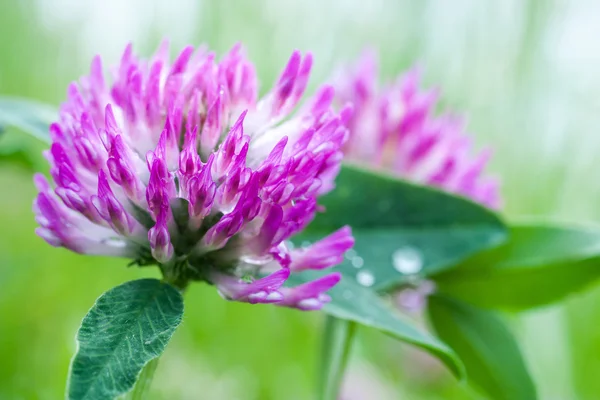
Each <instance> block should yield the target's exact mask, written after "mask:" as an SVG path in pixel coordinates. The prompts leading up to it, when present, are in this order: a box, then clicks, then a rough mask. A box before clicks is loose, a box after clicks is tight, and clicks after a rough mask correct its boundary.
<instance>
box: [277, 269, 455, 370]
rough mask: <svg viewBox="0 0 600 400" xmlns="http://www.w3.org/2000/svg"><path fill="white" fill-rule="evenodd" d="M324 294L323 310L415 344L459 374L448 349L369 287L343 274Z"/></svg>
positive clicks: (294, 279) (310, 274) (295, 278)
mask: <svg viewBox="0 0 600 400" xmlns="http://www.w3.org/2000/svg"><path fill="white" fill-rule="evenodd" d="M319 276H320V274H319V273H318V272H315V271H305V272H302V273H300V274H293V275H292V276H290V278H289V279H288V283H289V284H290V285H299V284H302V283H305V282H308V281H310V280H313V279H315V278H317V277H319ZM327 294H328V295H329V296H331V302H330V303H328V304H326V305H325V307H324V308H323V311H324V312H325V313H327V314H329V315H332V316H334V317H337V318H340V319H343V320H347V321H353V322H356V323H359V324H361V325H364V326H367V327H371V328H375V329H377V330H380V331H382V332H383V333H386V334H388V335H390V336H393V337H395V338H396V339H399V340H401V341H404V342H406V343H410V344H413V345H415V346H418V347H420V348H422V349H423V350H425V351H428V352H429V353H431V354H432V355H434V356H436V357H437V358H439V359H440V360H441V361H442V362H443V363H444V364H446V365H447V366H448V368H449V369H450V370H451V371H452V372H453V373H454V374H455V375H456V376H457V377H462V375H463V368H462V364H461V362H460V360H459V359H458V357H457V356H456V354H455V353H454V351H453V350H452V349H450V348H449V347H448V346H446V345H445V344H444V343H442V342H440V341H439V340H438V339H436V338H435V337H433V336H432V335H430V334H429V333H427V332H424V331H423V330H421V329H420V328H418V327H417V326H416V325H415V323H413V322H412V321H410V320H409V319H407V318H404V317H402V316H401V315H400V314H399V313H398V312H397V311H396V310H393V309H392V308H391V307H389V306H388V304H386V303H385V302H384V301H383V300H382V299H381V298H380V297H379V296H378V295H377V294H376V293H375V292H373V291H372V290H370V289H368V288H365V287H363V286H361V285H359V284H357V283H355V282H354V280H352V279H350V278H348V277H344V279H342V280H341V281H340V283H338V284H337V285H336V286H334V287H333V289H331V290H330V291H329V292H327Z"/></svg>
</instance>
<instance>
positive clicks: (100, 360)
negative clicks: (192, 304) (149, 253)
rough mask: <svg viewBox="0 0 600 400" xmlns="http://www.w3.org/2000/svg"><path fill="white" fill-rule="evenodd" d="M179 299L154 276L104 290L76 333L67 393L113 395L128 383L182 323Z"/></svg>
mask: <svg viewBox="0 0 600 400" xmlns="http://www.w3.org/2000/svg"><path fill="white" fill-rule="evenodd" d="M182 315H183V298H182V296H181V293H180V292H179V291H178V290H177V289H175V288H174V287H173V286H171V285H169V284H167V283H163V282H161V281H159V280H157V279H140V280H136V281H131V282H127V283H124V284H122V285H120V286H117V287H116V288H113V289H111V290H109V291H108V292H106V293H104V294H103V295H102V296H100V298H99V299H98V300H97V301H96V304H94V306H93V307H92V309H91V310H90V312H89V313H88V314H87V315H86V316H85V318H84V319H83V322H82V324H81V328H79V332H78V333H77V342H78V350H77V354H76V355H75V358H74V359H73V362H72V364H71V371H70V374H69V385H68V398H69V399H71V400H80V399H85V400H101V399H113V398H115V397H117V396H119V395H121V394H123V393H126V392H128V391H129V390H131V389H132V388H133V385H134V384H135V381H136V379H137V377H138V375H139V374H140V371H141V370H142V368H143V367H144V366H145V365H146V364H147V363H148V362H149V361H151V360H153V359H155V358H156V357H158V356H159V355H160V354H161V353H162V352H163V351H164V349H165V347H166V345H167V343H168V342H169V340H170V339H171V336H172V335H173V332H175V329H176V328H177V326H178V325H179V323H180V322H181V318H182Z"/></svg>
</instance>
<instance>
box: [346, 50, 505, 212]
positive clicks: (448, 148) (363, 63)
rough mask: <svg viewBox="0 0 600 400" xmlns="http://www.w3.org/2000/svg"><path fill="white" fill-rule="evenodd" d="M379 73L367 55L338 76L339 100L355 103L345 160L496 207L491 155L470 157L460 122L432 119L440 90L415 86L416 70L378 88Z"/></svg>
mask: <svg viewBox="0 0 600 400" xmlns="http://www.w3.org/2000/svg"><path fill="white" fill-rule="evenodd" d="M377 74H378V68H377V62H376V59H375V56H374V54H372V53H368V52H367V53H365V54H364V55H363V56H362V58H361V59H360V60H359V62H358V63H357V64H356V65H355V66H354V68H352V69H347V70H345V71H342V72H341V73H340V74H339V75H338V76H337V79H336V84H335V87H336V96H337V100H338V101H339V102H340V103H345V102H351V103H353V104H354V113H353V116H352V117H351V118H350V121H349V122H348V129H349V131H350V137H349V139H348V141H347V143H346V144H345V146H344V153H345V157H346V158H347V159H348V160H351V161H354V162H359V163H366V164H370V165H372V166H376V167H381V168H384V169H388V170H391V171H393V172H394V173H396V174H398V175H399V176H401V177H402V178H405V179H407V180H410V181H414V182H417V183H421V184H425V185H431V186H436V187H439V188H441V189H443V190H446V191H448V192H452V193H457V194H461V195H463V196H465V197H469V198H471V199H473V200H475V201H477V202H479V203H482V204H484V205H486V206H488V207H491V208H498V207H499V206H500V195H499V185H498V182H497V181H496V180H495V179H493V178H490V177H487V176H484V175H483V170H484V168H485V166H486V164H487V162H488V160H489V158H490V156H491V151H490V150H489V149H485V150H483V151H481V152H480V153H478V154H476V155H473V154H472V153H473V151H472V149H473V143H472V140H471V138H470V137H469V136H468V134H467V133H466V132H465V124H464V121H463V120H462V118H460V117H458V116H455V115H452V114H442V115H435V107H436V103H437V99H438V91H437V90H421V89H420V88H419V71H418V69H416V68H414V69H412V70H410V71H408V72H407V73H405V74H404V75H402V76H400V77H399V78H398V79H397V80H396V81H394V82H392V83H389V84H387V85H385V86H383V87H382V88H379V87H378V82H377V76H378V75H377Z"/></svg>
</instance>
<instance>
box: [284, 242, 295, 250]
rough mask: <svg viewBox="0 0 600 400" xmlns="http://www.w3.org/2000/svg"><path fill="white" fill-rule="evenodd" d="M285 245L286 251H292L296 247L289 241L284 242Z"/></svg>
mask: <svg viewBox="0 0 600 400" xmlns="http://www.w3.org/2000/svg"><path fill="white" fill-rule="evenodd" d="M285 245H286V246H287V248H288V250H294V247H296V246H294V243H292V241H291V240H287V241H286V242H285Z"/></svg>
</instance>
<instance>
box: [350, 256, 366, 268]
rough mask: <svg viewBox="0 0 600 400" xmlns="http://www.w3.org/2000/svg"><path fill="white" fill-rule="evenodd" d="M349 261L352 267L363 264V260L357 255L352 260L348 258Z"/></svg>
mask: <svg viewBox="0 0 600 400" xmlns="http://www.w3.org/2000/svg"><path fill="white" fill-rule="evenodd" d="M350 262H351V263H352V266H353V267H354V268H361V267H362V266H363V265H365V260H363V259H362V257H358V256H356V257H354V258H353V259H352V260H350Z"/></svg>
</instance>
